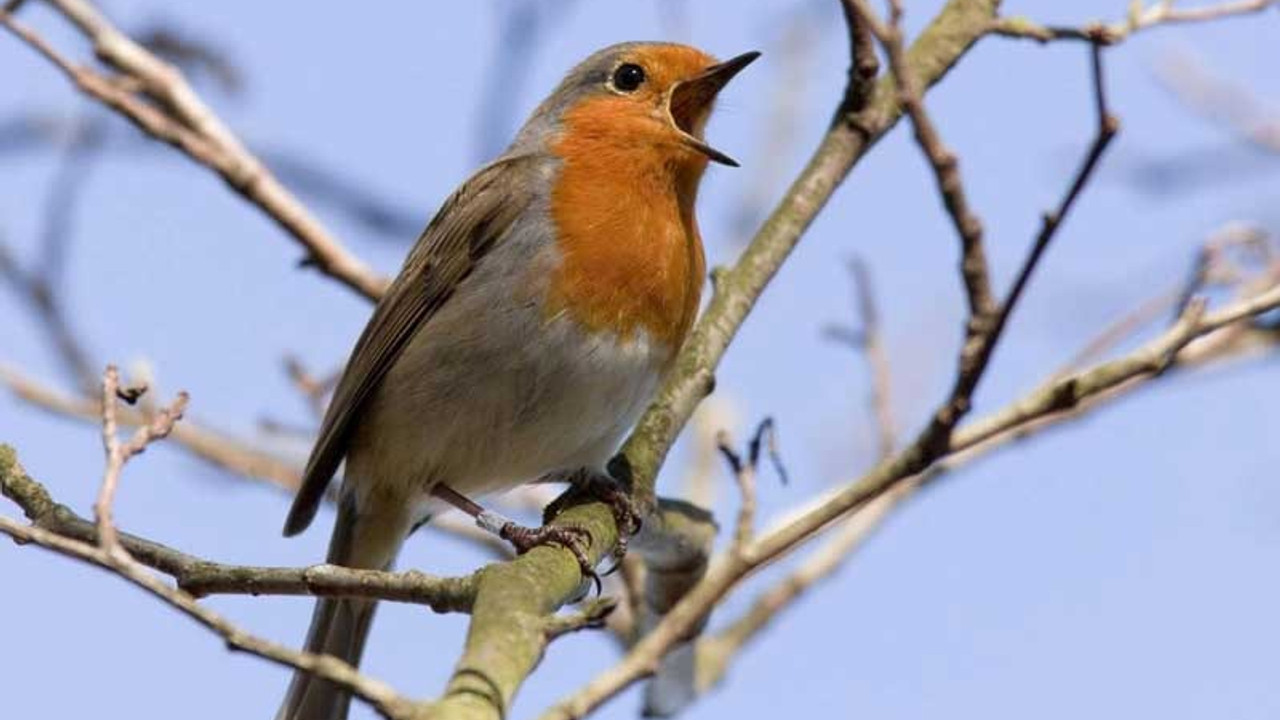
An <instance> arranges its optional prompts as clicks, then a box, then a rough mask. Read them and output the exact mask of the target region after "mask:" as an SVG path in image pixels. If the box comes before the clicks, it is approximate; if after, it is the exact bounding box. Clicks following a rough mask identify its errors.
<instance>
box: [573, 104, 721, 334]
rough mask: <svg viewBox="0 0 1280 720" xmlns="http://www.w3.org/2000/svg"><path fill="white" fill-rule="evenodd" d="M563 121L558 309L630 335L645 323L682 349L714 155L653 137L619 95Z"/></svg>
mask: <svg viewBox="0 0 1280 720" xmlns="http://www.w3.org/2000/svg"><path fill="white" fill-rule="evenodd" d="M618 100H620V99H618ZM562 122H563V128H564V131H563V133H562V134H561V136H560V138H559V140H557V141H556V143H555V144H554V145H553V146H552V151H553V152H554V153H556V154H557V155H558V156H559V157H560V158H561V160H562V162H563V165H562V167H561V170H560V173H559V175H558V177H557V179H556V182H555V185H554V187H553V189H552V196H551V215H552V220H553V221H554V223H555V225H556V228H557V230H558V238H559V243H560V250H561V253H562V256H563V263H562V264H561V266H560V267H559V269H558V270H557V272H556V275H555V277H553V278H552V284H551V303H550V307H549V308H548V312H549V313H550V314H552V315H558V314H566V315H568V316H570V317H572V318H573V319H575V320H576V321H578V322H579V323H581V324H582V325H584V326H586V327H587V328H590V329H592V330H595V331H602V332H610V333H614V334H617V335H618V336H620V337H621V338H623V339H632V338H634V337H635V336H636V334H637V333H638V332H641V331H643V332H645V333H646V334H648V336H649V337H650V338H651V339H652V340H654V341H657V342H660V343H662V344H663V345H666V346H667V347H668V348H669V349H671V350H673V351H674V350H675V349H677V348H678V347H679V346H680V343H681V342H683V340H684V337H685V334H686V333H687V332H688V330H689V327H690V325H692V323H693V320H694V317H695V316H696V315H697V312H698V303H699V299H700V297H701V293H702V283H703V274H704V271H705V259H704V256H703V251H702V240H701V238H700V237H699V235H698V226H697V221H696V219H695V218H694V202H695V200H696V199H697V192H698V183H699V181H700V180H701V176H702V173H703V171H704V170H705V168H706V161H705V159H700V158H698V159H694V158H691V157H690V154H689V153H687V152H684V151H683V148H678V147H676V146H673V145H671V144H664V142H663V141H661V139H659V138H654V141H653V142H647V141H646V139H647V138H646V137H645V133H646V132H652V130H651V127H652V126H651V125H649V124H646V123H645V122H644V121H643V118H638V117H636V116H635V113H634V110H633V109H632V108H630V107H628V106H627V105H625V104H624V103H621V102H619V101H616V100H615V99H613V98H607V97H606V98H599V99H593V100H591V101H587V102H584V103H582V104H581V105H580V106H579V107H577V108H574V109H572V110H570V111H568V112H566V113H565V115H564V116H563V118H562Z"/></svg>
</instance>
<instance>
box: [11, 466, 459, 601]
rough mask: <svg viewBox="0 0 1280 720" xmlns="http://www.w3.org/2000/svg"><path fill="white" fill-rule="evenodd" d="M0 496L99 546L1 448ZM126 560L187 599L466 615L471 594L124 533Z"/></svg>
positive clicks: (44, 526) (416, 577)
mask: <svg viewBox="0 0 1280 720" xmlns="http://www.w3.org/2000/svg"><path fill="white" fill-rule="evenodd" d="M0 490H3V493H4V496H5V497H7V498H9V499H10V500H11V501H13V502H14V503H15V504H17V505H18V507H20V508H22V511H23V513H24V514H25V515H26V517H27V519H28V520H29V521H30V522H31V526H32V527H34V528H37V529H39V530H41V531H43V532H47V533H51V534H54V535H57V536H59V537H62V538H65V539H66V540H68V541H74V542H78V543H83V544H86V545H91V546H96V545H99V544H100V542H101V541H100V540H99V537H100V535H99V533H98V528H97V526H96V525H95V523H93V522H91V521H89V520H86V519H84V518H82V517H80V516H79V515H77V514H76V513H75V512H74V511H73V510H71V509H70V508H68V507H67V506H65V505H62V504H60V503H58V502H57V501H56V500H54V499H53V497H52V496H51V495H50V494H49V491H48V490H46V489H45V487H44V486H43V485H41V484H40V483H39V482H37V481H36V480H34V479H33V478H31V477H30V476H29V475H27V473H26V471H25V470H23V468H22V466H21V465H20V464H19V463H18V459H17V454H16V453H15V452H14V450H13V449H12V448H10V447H8V446H6V445H0ZM119 541H120V546H121V547H123V548H124V549H125V550H126V551H127V552H128V554H129V556H130V557H131V558H132V559H134V560H136V561H137V562H140V563H142V564H143V565H146V566H148V567H151V568H153V569H155V570H158V571H160V572H162V573H164V574H165V575H169V576H170V577H172V578H173V579H174V580H175V581H176V582H177V585H178V587H179V588H180V589H181V590H182V591H183V592H185V593H187V594H189V595H191V596H193V597H202V596H205V595H218V594H242V595H243V594H248V595H317V596H318V595H332V596H342V597H376V598H378V599H380V600H391V601H396V602H408V603H416V604H421V605H428V606H430V607H431V608H432V609H434V610H435V611H437V612H465V611H466V610H467V609H468V607H469V606H470V602H471V595H472V594H473V593H474V577H473V576H467V577H463V578H438V577H433V576H430V575H426V574H424V573H419V572H416V571H409V572H403V573H393V572H384V571H381V570H353V569H351V568H344V567H338V566H336V565H315V566H312V567H307V568H271V567H251V566H243V565H224V564H222V563H215V562H210V561H208V560H205V559H203V558H199V557H196V556H194V555H188V554H186V553H183V552H181V551H179V550H175V549H173V548H170V547H167V546H165V545H162V544H160V543H157V542H154V541H152V540H147V539H145V538H140V537H138V536H136V535H130V534H128V533H120V534H119Z"/></svg>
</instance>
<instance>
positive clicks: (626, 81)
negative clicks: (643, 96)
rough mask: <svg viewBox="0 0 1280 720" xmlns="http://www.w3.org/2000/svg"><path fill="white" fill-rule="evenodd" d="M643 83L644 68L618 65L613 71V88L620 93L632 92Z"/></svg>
mask: <svg viewBox="0 0 1280 720" xmlns="http://www.w3.org/2000/svg"><path fill="white" fill-rule="evenodd" d="M643 82H644V68H642V67H640V66H639V65H636V64H635V63H626V64H623V65H619V66H618V69H617V70H614V71H613V87H614V88H616V89H618V90H619V91H621V92H628V93H629V92H634V91H635V89H636V88H638V87H640V84H641V83H643Z"/></svg>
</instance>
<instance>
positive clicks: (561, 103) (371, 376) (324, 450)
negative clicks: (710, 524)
mask: <svg viewBox="0 0 1280 720" xmlns="http://www.w3.org/2000/svg"><path fill="white" fill-rule="evenodd" d="M758 56H759V53H756V52H751V53H746V54H744V55H739V56H738V57H735V58H733V59H732V60H729V61H727V62H717V61H716V60H715V59H714V58H712V57H711V56H709V55H707V54H706V53H703V52H701V51H699V50H697V49H695V48H692V47H687V46H684V45H674V44H665V43H623V44H619V45H614V46H612V47H608V48H605V49H604V50H601V51H599V52H597V53H595V54H594V55H592V56H591V57H589V58H587V59H586V60H585V61H583V62H582V63H581V64H579V65H578V66H577V67H575V68H574V69H573V70H571V71H570V72H569V74H568V75H567V76H566V77H565V78H564V80H563V81H561V83H560V85H559V87H557V88H556V90H555V92H553V93H552V94H551V96H550V97H548V98H547V99H546V100H544V101H543V102H542V104H541V105H539V106H538V108H537V109H536V110H534V112H533V115H532V116H531V117H530V118H529V120H528V121H527V122H526V123H525V125H524V127H523V128H521V130H520V132H519V133H518V134H517V136H516V138H515V141H514V142H513V143H512V144H511V146H510V147H509V148H508V149H507V151H506V152H505V153H504V154H503V155H502V156H501V157H499V158H498V159H497V160H495V161H493V162H492V163H490V164H489V165H487V166H485V167H483V168H481V169H480V170H479V171H478V172H476V174H475V175H473V176H472V177H471V178H470V179H468V180H467V181H466V182H464V183H463V184H462V186H461V187H460V188H458V190H457V191H455V192H454V194H453V195H452V196H451V197H450V198H449V199H448V200H446V201H445V203H444V205H443V206H442V207H441V208H440V211H439V212H438V213H437V214H436V216H435V218H434V219H433V220H432V221H431V223H430V224H429V225H428V226H427V229H426V230H425V231H423V233H422V236H421V237H420V238H419V239H418V242H417V243H416V244H415V245H414V247H413V250H412V251H411V252H410V253H409V256H408V258H407V259H406V261H405V264H404V267H403V268H402V269H401V271H400V274H399V275H398V276H397V277H396V279H395V281H394V282H392V284H391V286H390V287H389V288H388V289H387V292H386V294H385V295H384V296H383V298H382V300H381V301H380V302H379V303H378V306H377V308H376V309H375V310H374V312H373V317H372V318H370V320H369V324H368V325H367V326H366V327H365V329H364V332H363V333H361V335H360V338H359V340H357V341H356V345H355V349H354V350H353V351H352V353H351V357H350V359H349V360H348V362H347V366H346V370H345V371H344V372H343V375H342V379H341V380H340V381H339V382H338V385H337V388H336V389H335V391H334V395H333V400H332V402H331V404H330V405H329V408H328V410H327V412H326V413H325V417H324V422H323V424H322V425H321V428H320V434H319V437H318V439H317V441H316V444H315V447H314V449H313V450H312V452H311V457H310V459H309V460H308V462H307V467H306V471H305V474H304V476H303V480H302V486H301V489H300V490H299V492H298V495H297V498H296V499H295V500H294V503H293V507H292V509H291V510H290V512H289V517H288V520H287V521H286V523H285V528H284V532H285V535H295V534H297V533H299V532H302V531H303V530H304V529H305V528H306V527H307V526H308V525H309V524H310V523H311V521H312V519H313V518H314V517H315V514H316V510H317V508H318V506H319V504H320V501H321V499H322V497H323V496H324V493H325V489H326V487H327V485H328V484H329V481H330V479H331V478H332V476H333V475H334V473H335V472H336V471H337V469H338V465H339V464H340V463H341V462H342V461H343V460H344V459H345V460H346V470H345V472H344V474H343V481H342V487H341V491H340V492H339V500H338V514H337V520H336V522H335V525H334V529H333V535H332V538H331V540H330V543H329V553H328V558H327V561H328V562H330V563H333V564H337V565H344V566H347V567H355V568H379V569H387V568H390V567H391V566H392V564H393V562H394V561H395V558H396V555H397V553H398V552H399V549H400V546H401V544H402V543H403V542H404V540H405V538H406V537H408V535H409V534H410V533H411V532H412V531H413V530H414V529H416V528H417V527H419V526H420V525H422V524H423V523H424V522H426V520H427V519H428V518H429V517H430V516H431V515H432V514H433V513H436V512H438V511H440V510H442V509H444V508H445V507H446V506H448V505H452V506H455V507H459V508H461V509H463V510H464V511H467V512H469V513H470V514H471V515H472V516H473V517H475V518H476V520H477V522H478V523H479V524H481V525H482V526H483V527H486V528H488V529H490V530H492V531H494V532H497V533H499V534H500V535H502V536H503V537H505V538H507V539H508V540H511V541H512V542H513V544H515V545H516V547H517V549H518V550H525V549H527V548H528V547H530V546H532V545H534V544H537V543H540V542H546V541H548V540H550V541H558V542H562V543H566V544H568V545H572V544H573V543H572V542H568V541H569V540H570V538H566V537H565V535H564V531H563V529H560V530H557V529H555V528H550V527H548V528H543V529H536V530H534V529H528V528H521V527H519V526H516V525H514V524H513V523H510V522H508V521H506V520H505V519H503V518H501V517H500V516H497V515H496V514H494V513H491V512H488V511H485V510H483V509H482V508H481V507H480V506H478V505H476V504H475V503H473V502H471V500H470V499H469V497H474V496H477V495H482V494H485V493H491V492H496V491H501V490H506V489H509V488H512V487H515V486H517V485H519V484H520V483H523V482H530V481H533V480H536V479H538V478H540V477H545V476H548V475H551V474H556V473H564V474H568V473H573V474H574V475H575V477H579V478H584V477H585V478H589V479H591V480H592V481H593V482H594V481H597V480H600V479H601V478H605V477H606V476H605V471H604V468H605V466H606V463H607V462H608V460H609V459H610V458H611V457H612V455H613V454H614V453H615V452H616V450H617V448H618V445H619V443H620V442H621V440H622V438H623V437H624V435H625V434H626V432H627V431H628V430H629V429H630V428H631V427H632V425H633V424H634V423H635V422H636V420H637V419H638V418H639V415H640V413H641V412H642V411H643V410H644V408H645V406H646V405H647V404H648V403H649V401H650V400H651V398H652V396H653V394H654V392H655V391H656V389H657V387H658V384H659V382H660V381H661V379H662V377H663V374H664V372H666V371H667V370H668V369H669V368H670V367H671V364H672V361H673V360H674V359H675V357H676V353H677V351H678V350H679V349H680V345H681V343H682V342H683V341H684V338H685V335H686V334H687V333H688V331H689V328H690V326H691V325H692V323H693V320H694V317H695V315H696V314H697V312H698V307H699V300H700V298H701V294H702V284H703V277H704V270H705V268H704V257H703V250H702V242H701V239H700V237H699V235H698V226H697V220H696V218H695V215H694V202H695V200H696V198H697V194H698V184H699V182H700V181H701V179H702V175H703V172H704V171H705V170H706V168H707V164H708V162H710V161H715V162H718V163H722V164H725V165H731V166H736V165H737V163H736V162H734V161H733V159H732V158H730V157H729V156H727V155H725V154H724V153H722V152H720V151H719V150H716V149H715V148H713V147H711V146H710V145H708V144H707V143H706V141H705V140H704V139H703V128H704V126H705V125H706V122H707V118H708V116H709V115H710V113H711V108H712V105H713V103H714V101H715V98H716V96H717V94H718V93H719V92H720V90H721V88H723V87H724V86H725V84H726V83H728V82H729V80H730V79H731V78H733V76H734V75H736V74H737V73H738V72H739V71H740V70H742V68H744V67H746V66H747V65H748V64H749V63H751V62H752V61H753V60H755V59H756V57H758ZM577 554H578V555H579V557H580V559H582V556H581V553H580V552H577ZM584 570H586V571H587V572H590V568H584ZM373 611H374V603H373V602H372V601H369V600H361V599H349V598H342V599H321V600H319V601H318V602H317V603H316V608H315V612H314V614H313V616H312V619H311V629H310V631H309V633H308V635H307V644H306V648H307V650H308V651H310V652H313V653H324V654H328V655H333V656H335V657H338V658H341V659H343V660H345V661H347V662H348V663H350V664H352V665H356V664H358V663H359V660H360V655H361V652H362V650H363V648H364V643H365V638H366V636H367V634H368V632H369V626H370V622H371V621H372V618H373ZM349 704H350V697H349V696H348V695H347V694H346V693H344V692H342V691H341V690H339V689H338V688H336V687H334V686H333V685H331V684H330V683H327V682H325V681H323V680H320V679H317V678H315V677H313V676H311V675H309V674H307V673H302V672H299V673H297V674H296V675H295V677H294V679H293V682H292V684H291V685H290V687H289V692H288V694H287V696H286V697H285V700H284V703H283V705H282V706H281V709H280V711H279V714H278V715H277V718H278V719H284V720H330V719H333V718H345V717H346V714H347V708H348V705H349Z"/></svg>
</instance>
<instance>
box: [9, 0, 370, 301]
mask: <svg viewBox="0 0 1280 720" xmlns="http://www.w3.org/2000/svg"><path fill="white" fill-rule="evenodd" d="M47 4H48V5H49V6H50V7H52V8H53V9H54V10H55V11H57V12H58V13H59V14H61V15H62V16H63V17H65V18H66V19H67V20H68V21H70V22H71V23H72V24H73V25H74V26H75V27H76V28H77V29H78V30H79V31H80V32H81V33H82V34H83V35H84V36H85V37H86V38H87V39H88V40H89V41H90V42H91V43H93V48H94V53H95V55H96V56H97V57H98V58H99V59H100V60H102V61H103V62H104V63H106V64H107V65H109V66H110V67H112V68H114V69H115V70H117V71H118V72H119V73H120V75H119V76H116V77H108V76H106V75H103V74H101V73H99V72H97V71H95V70H92V69H90V68H87V67H84V66H80V65H77V64H74V63H72V62H71V61H70V60H68V59H67V58H65V57H64V56H63V55H62V54H61V53H59V52H58V51H57V50H55V49H54V48H53V46H52V45H50V44H49V43H48V42H47V41H45V40H44V38H43V37H41V36H40V35H39V34H37V33H36V32H35V31H33V30H31V29H30V28H28V27H26V26H25V25H23V24H21V23H19V22H18V21H17V20H15V19H14V17H13V15H12V13H11V12H9V11H4V12H0V24H2V25H4V26H5V28H7V29H8V30H9V31H10V32H11V33H12V34H13V35H15V36H16V37H18V38H19V39H20V40H22V41H23V42H25V43H26V44H27V45H29V46H30V47H31V48H32V49H33V50H35V51H37V52H38V53H40V55H42V56H43V57H44V58H45V59H46V60H48V61H49V62H51V63H52V64H53V65H54V66H55V67H57V68H58V69H59V70H61V71H62V73H63V74H64V75H66V76H67V79H68V80H70V81H71V82H72V83H73V84H74V85H75V86H76V87H77V88H78V89H79V90H80V91H81V92H83V93H85V94H86V95H88V96H89V97H92V98H94V99H96V100H98V101H99V102H101V103H103V104H104V105H106V106H107V107H109V108H111V109H113V110H115V111H116V112H118V113H120V114H121V115H123V116H124V117H125V118H127V119H128V120H130V121H131V122H133V124H134V125H136V126H137V127H138V128H139V129H140V130H142V131H143V132H145V133H147V134H148V135H151V136H152V137H154V138H156V139H158V140H162V141H164V142H167V143H169V144H171V145H173V146H174V147H176V148H178V149H179V150H181V151H182V152H183V153H185V154H186V155H187V156H188V157H190V158H191V159H193V160H195V161H196V162H198V163H200V164H201V165H204V166H206V167H208V168H209V169H211V170H213V171H214V172H216V173H218V174H219V175H220V176H221V177H222V178H223V179H224V180H225V181H226V182H227V184H228V185H230V186H231V187H232V188H233V189H234V190H235V191H236V192H237V193H239V194H240V195H242V196H243V197H244V198H245V199H247V200H249V201H250V202H251V203H252V204H253V205H254V206H256V207H258V208H259V209H261V210H262V211H263V212H264V213H266V214H267V215H268V217H270V218H271V219H272V220H274V221H275V222H276V223H277V224H278V225H280V226H281V227H282V228H283V229H284V230H285V231H286V232H287V233H288V234H289V236H290V237H292V238H293V239H294V240H295V241H297V243H298V244H299V245H300V246H302V247H303V249H304V250H305V251H306V253H307V255H306V258H305V262H306V264H308V265H313V266H315V267H316V268H318V269H319V270H320V271H321V272H323V273H324V274H326V275H328V276H330V277H332V278H333V279H335V280H337V281H338V282H340V283H342V284H344V285H346V286H347V287H350V288H351V289H353V290H355V291H357V292H359V293H360V294H361V295H364V296H365V297H367V298H369V299H376V298H378V297H379V296H380V295H381V294H382V291H383V289H384V288H385V286H386V281H385V280H384V279H383V278H381V277H379V276H378V275H376V274H375V273H373V272H372V271H371V270H370V269H369V268H367V267H366V266H365V265H364V263H363V262H361V261H360V260H359V259H358V258H356V257H355V256H354V255H352V254H351V253H350V252H349V251H347V249H346V248H345V247H343V246H342V245H341V244H340V243H339V242H338V240H337V239H336V238H335V237H333V236H332V235H331V234H330V233H329V231H328V230H326V229H325V228H324V226H323V225H321V224H320V222H319V220H317V219H316V218H315V217H313V216H312V215H311V213H310V212H309V211H308V210H307V209H306V207H305V206H303V205H302V203H300V202H298V200H297V199H296V198H295V197H294V196H293V195H292V194H291V193H290V192H289V191H288V190H287V189H286V188H285V187H284V186H283V185H281V184H280V182H279V181H278V180H277V179H276V178H275V176H274V175H273V174H272V173H271V172H270V171H269V170H268V169H267V168H266V167H265V166H264V165H263V164H262V162H261V161H259V160H258V158H257V157H255V156H254V155H253V154H252V153H250V152H249V151H248V150H247V149H246V148H245V147H244V146H243V145H242V144H241V143H240V141H239V140H238V139H237V138H236V137H235V135H233V134H232V133H231V131H230V130H228V129H227V128H226V126H224V125H223V124H222V121H221V120H219V119H218V117H217V116H216V115H214V113H213V112H212V111H211V110H210V109H209V108H208V106H206V105H205V104H204V102H203V101H202V100H201V99H200V98H199V96H198V95H196V93H195V91H193V90H192V89H191V87H190V85H188V84H187V82H186V80H185V79H183V76H182V73H181V72H180V71H179V70H178V69H177V68H175V67H173V66H172V65H169V64H168V63H165V62H164V61H163V60H161V59H160V58H158V57H156V55H154V54H153V53H152V52H151V51H149V50H147V49H146V48H144V47H143V46H141V45H139V44H138V43H136V42H134V41H133V40H131V39H129V38H128V37H127V36H126V35H124V34H123V33H121V32H120V31H119V30H117V29H116V28H115V26H114V25H112V24H111V23H110V22H109V21H108V20H107V19H106V18H105V17H104V16H103V15H102V14H100V13H99V12H98V11H97V10H96V9H95V8H94V7H93V6H92V5H91V4H89V3H88V2H86V1H85V0H47ZM139 93H140V94H141V95H140V94H139Z"/></svg>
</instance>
